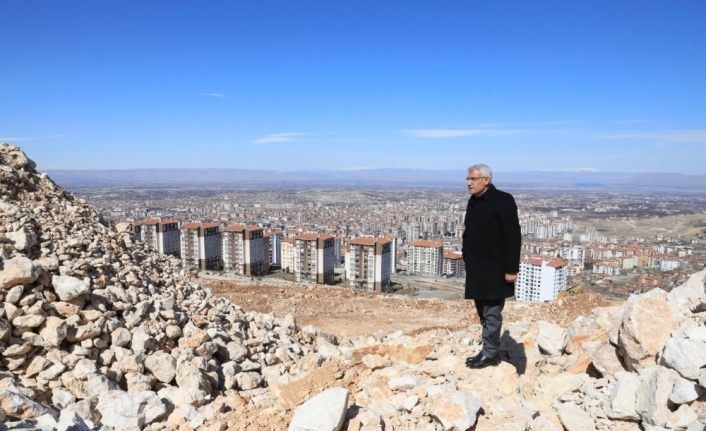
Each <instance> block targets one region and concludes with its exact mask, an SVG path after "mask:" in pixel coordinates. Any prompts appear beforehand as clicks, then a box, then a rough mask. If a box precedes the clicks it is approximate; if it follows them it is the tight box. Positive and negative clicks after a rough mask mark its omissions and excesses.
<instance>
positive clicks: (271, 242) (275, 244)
mask: <svg viewBox="0 0 706 431" xmlns="http://www.w3.org/2000/svg"><path fill="white" fill-rule="evenodd" d="M283 239H284V234H283V233H282V232H281V231H276V230H270V231H267V232H265V240H266V241H267V243H268V249H269V250H268V255H269V258H270V266H279V267H281V266H282V240H283Z"/></svg>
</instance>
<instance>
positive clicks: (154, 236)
mask: <svg viewBox="0 0 706 431" xmlns="http://www.w3.org/2000/svg"><path fill="white" fill-rule="evenodd" d="M140 240H142V241H143V242H144V243H145V244H147V245H148V246H150V247H151V248H153V249H155V250H157V251H158V252H159V253H161V254H170V255H172V256H177V257H179V255H180V253H181V239H180V237H179V224H178V223H177V222H176V221H174V220H162V219H149V220H144V221H142V222H140Z"/></svg>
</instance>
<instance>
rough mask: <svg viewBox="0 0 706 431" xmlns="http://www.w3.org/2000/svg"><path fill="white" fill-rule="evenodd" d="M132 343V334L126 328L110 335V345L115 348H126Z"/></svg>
mask: <svg viewBox="0 0 706 431" xmlns="http://www.w3.org/2000/svg"><path fill="white" fill-rule="evenodd" d="M131 341H132V334H130V331H129V330H127V329H126V328H122V327H121V328H116V329H115V330H114V331H113V332H111V333H110V343H111V344H112V345H113V346H118V347H125V346H127V345H128V344H130V342H131Z"/></svg>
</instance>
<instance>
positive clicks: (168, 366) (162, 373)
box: [145, 351, 176, 383]
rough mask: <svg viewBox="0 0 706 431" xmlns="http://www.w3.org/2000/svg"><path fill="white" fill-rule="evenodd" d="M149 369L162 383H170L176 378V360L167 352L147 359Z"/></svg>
mask: <svg viewBox="0 0 706 431" xmlns="http://www.w3.org/2000/svg"><path fill="white" fill-rule="evenodd" d="M145 368H147V369H148V370H149V371H150V372H151V373H152V374H153V375H154V376H155V377H156V378H157V380H159V381H160V382H162V383H170V382H171V381H172V380H174V377H175V376H176V360H175V359H174V357H172V355H170V354H169V353H167V352H163V351H158V352H155V353H153V354H151V355H148V356H147V357H146V358H145Z"/></svg>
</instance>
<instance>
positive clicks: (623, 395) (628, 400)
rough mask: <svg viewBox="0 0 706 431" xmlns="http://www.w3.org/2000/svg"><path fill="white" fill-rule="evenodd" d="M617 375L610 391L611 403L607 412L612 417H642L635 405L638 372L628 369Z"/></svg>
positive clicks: (638, 383)
mask: <svg viewBox="0 0 706 431" xmlns="http://www.w3.org/2000/svg"><path fill="white" fill-rule="evenodd" d="M615 377H616V382H615V386H614V387H613V390H612V392H611V393H610V399H609V404H607V405H606V414H607V415H608V417H609V418H611V419H627V420H638V419H640V415H639V414H638V412H637V410H636V405H635V404H636V402H637V391H638V389H639V388H640V378H639V377H638V375H637V374H635V373H629V372H626V371H622V372H619V373H617V374H616V375H615Z"/></svg>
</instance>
